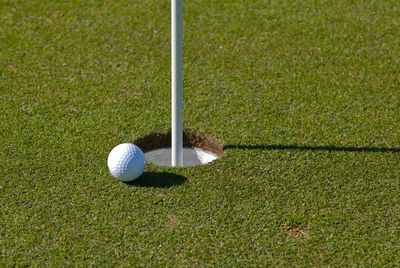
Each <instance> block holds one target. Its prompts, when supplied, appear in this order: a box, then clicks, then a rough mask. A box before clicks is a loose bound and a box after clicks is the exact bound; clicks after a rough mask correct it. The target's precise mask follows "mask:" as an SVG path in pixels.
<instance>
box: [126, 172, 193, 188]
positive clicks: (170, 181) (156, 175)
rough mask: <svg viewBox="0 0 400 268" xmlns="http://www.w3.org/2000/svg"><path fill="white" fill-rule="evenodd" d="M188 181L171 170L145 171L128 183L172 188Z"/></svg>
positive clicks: (139, 185)
mask: <svg viewBox="0 0 400 268" xmlns="http://www.w3.org/2000/svg"><path fill="white" fill-rule="evenodd" d="M186 182H187V179H186V178H185V177H183V176H181V175H177V174H174V173H169V172H145V173H143V175H142V176H141V177H140V178H139V179H137V180H134V181H132V182H127V183H126V184H128V185H130V186H135V187H149V188H171V187H173V186H178V185H181V184H184V183H186Z"/></svg>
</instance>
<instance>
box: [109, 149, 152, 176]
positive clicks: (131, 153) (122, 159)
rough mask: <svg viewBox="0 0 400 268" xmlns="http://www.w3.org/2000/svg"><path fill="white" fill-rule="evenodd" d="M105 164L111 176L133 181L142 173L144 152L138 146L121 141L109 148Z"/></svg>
mask: <svg viewBox="0 0 400 268" xmlns="http://www.w3.org/2000/svg"><path fill="white" fill-rule="evenodd" d="M107 164H108V169H109V170H110V172H111V175H113V177H115V178H117V179H119V180H121V181H125V182H128V181H133V180H136V179H137V178H139V177H140V176H141V175H142V174H143V171H144V165H145V162H144V154H143V152H142V150H141V149H140V148H139V147H138V146H136V145H134V144H131V143H122V144H119V145H117V146H115V147H114V148H113V149H112V150H111V152H110V154H109V155H108V160H107Z"/></svg>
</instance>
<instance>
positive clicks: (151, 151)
mask: <svg viewBox="0 0 400 268" xmlns="http://www.w3.org/2000/svg"><path fill="white" fill-rule="evenodd" d="M135 144H136V145H137V146H139V147H140V148H141V149H142V150H143V152H144V156H145V160H146V163H152V164H154V165H157V166H164V167H171V132H168V133H164V134H159V133H153V134H150V135H148V136H145V137H142V138H139V139H137V140H136V141H135ZM183 146H184V148H183V167H190V166H197V165H205V164H208V163H210V162H212V161H214V160H216V159H218V158H220V157H222V156H223V154H224V151H223V145H222V143H221V142H219V141H217V140H216V139H213V138H210V137H208V136H206V135H203V134H200V133H197V132H195V131H193V130H189V129H186V130H184V131H183Z"/></svg>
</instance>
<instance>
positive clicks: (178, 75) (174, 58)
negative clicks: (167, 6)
mask: <svg viewBox="0 0 400 268" xmlns="http://www.w3.org/2000/svg"><path fill="white" fill-rule="evenodd" d="M171 1H172V3H171V69H172V70H171V74H172V81H171V83H172V90H171V91H172V94H171V95H172V107H171V108H172V109H171V110H172V132H171V149H172V155H171V159H172V162H171V164H172V166H173V167H176V166H178V167H181V166H183V121H182V113H183V108H182V98H183V82H182V27H183V26H182V24H183V23H182V0H171Z"/></svg>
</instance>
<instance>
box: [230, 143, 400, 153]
mask: <svg viewBox="0 0 400 268" xmlns="http://www.w3.org/2000/svg"><path fill="white" fill-rule="evenodd" d="M225 149H244V150H271V151H279V150H298V151H334V152H371V153H400V148H384V147H383V148H381V147H342V146H303V145H279V144H278V145H273V144H272V145H244V144H229V145H225V146H224V150H225Z"/></svg>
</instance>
